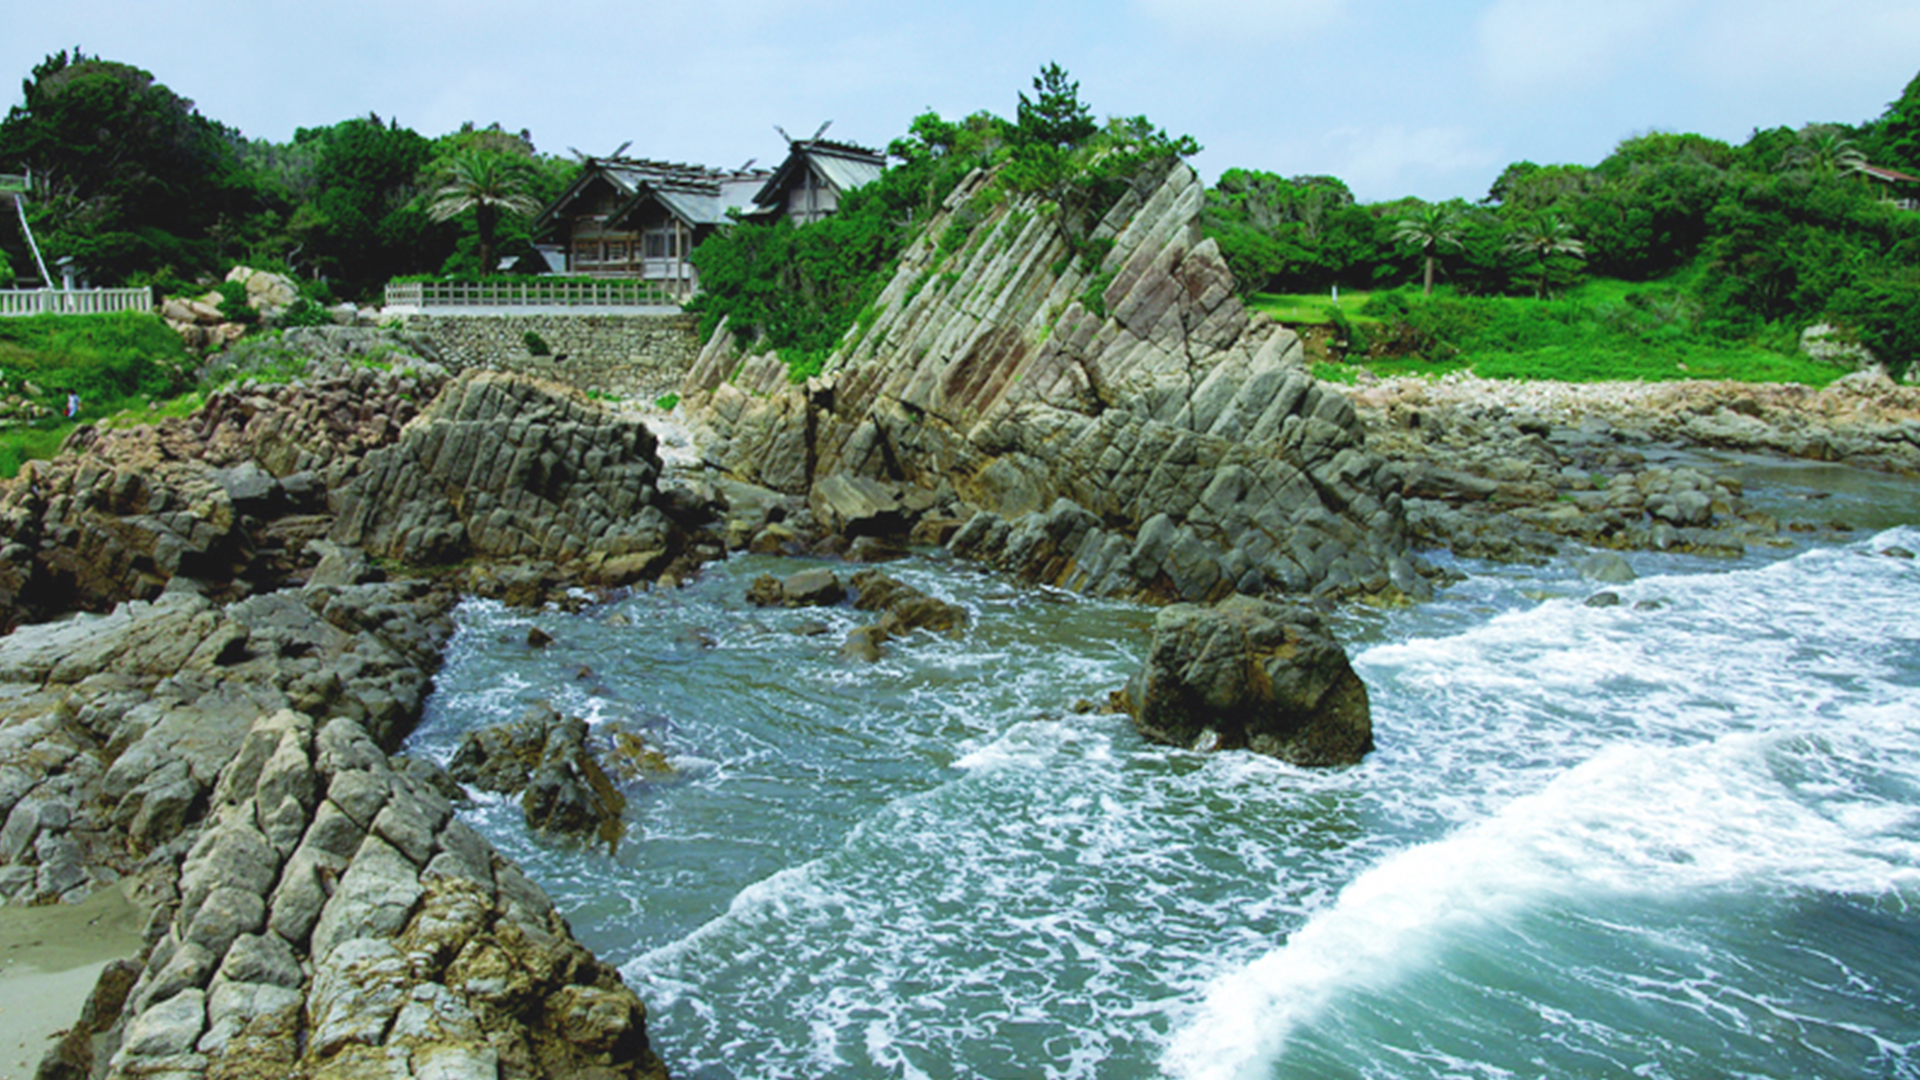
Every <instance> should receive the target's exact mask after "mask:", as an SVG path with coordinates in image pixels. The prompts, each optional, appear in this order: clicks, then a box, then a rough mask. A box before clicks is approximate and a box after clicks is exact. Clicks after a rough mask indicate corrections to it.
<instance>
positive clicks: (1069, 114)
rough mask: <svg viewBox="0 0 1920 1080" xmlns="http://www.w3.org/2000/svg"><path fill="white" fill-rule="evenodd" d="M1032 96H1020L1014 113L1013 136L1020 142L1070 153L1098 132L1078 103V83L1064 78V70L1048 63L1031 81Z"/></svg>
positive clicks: (1088, 113)
mask: <svg viewBox="0 0 1920 1080" xmlns="http://www.w3.org/2000/svg"><path fill="white" fill-rule="evenodd" d="M1033 90H1034V97H1033V98H1032V99H1029V98H1028V97H1027V95H1026V94H1024V93H1022V94H1021V95H1020V105H1019V109H1018V111H1017V112H1016V113H1015V114H1014V137H1015V139H1016V140H1017V141H1019V142H1022V143H1034V144H1038V145H1041V146H1050V147H1053V148H1054V149H1056V150H1071V149H1073V148H1074V147H1076V146H1079V145H1080V144H1081V143H1083V142H1086V141H1087V140H1088V139H1089V138H1091V137H1092V136H1093V133H1094V132H1096V131H1099V130H1100V125H1099V124H1097V123H1095V122H1094V119H1093V110H1092V109H1090V108H1088V107H1087V105H1086V103H1085V102H1083V101H1081V100H1080V84H1079V83H1077V82H1074V81H1072V80H1071V79H1068V78H1067V72H1066V69H1065V68H1062V67H1061V66H1060V65H1059V64H1056V63H1049V64H1047V66H1046V67H1043V68H1041V69H1040V74H1038V75H1036V76H1034V78H1033Z"/></svg>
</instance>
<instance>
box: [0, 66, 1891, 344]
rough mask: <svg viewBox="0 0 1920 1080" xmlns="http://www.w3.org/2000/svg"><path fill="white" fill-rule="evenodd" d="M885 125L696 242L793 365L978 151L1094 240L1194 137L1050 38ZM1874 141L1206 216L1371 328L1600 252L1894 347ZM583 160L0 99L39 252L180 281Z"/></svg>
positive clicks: (376, 238)
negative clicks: (1027, 62)
mask: <svg viewBox="0 0 1920 1080" xmlns="http://www.w3.org/2000/svg"><path fill="white" fill-rule="evenodd" d="M888 149H889V152H890V155H891V156H892V158H893V159H894V161H895V163H896V164H895V166H894V168H892V169H890V170H889V172H888V173H887V174H886V175H885V177H884V178H883V179H882V180H881V181H879V182H877V183H875V184H874V185H871V186H870V188H868V189H866V190H863V191H861V192H858V193H856V194H855V195H854V196H853V197H852V198H849V199H848V200H847V201H846V202H845V204H844V205H843V208H842V213H841V214H840V215H839V216H838V217H836V218H834V219H830V220H829V221H827V222H825V223H822V224H819V225H814V226H809V227H807V228H803V229H795V228H793V227H792V226H790V225H786V224H776V225H743V226H740V227H738V228H736V229H735V230H733V231H732V233H731V234H729V235H727V236H724V237H722V238H719V239H718V240H716V241H712V242H709V243H707V244H705V245H703V246H702V247H701V248H700V249H699V251H698V252H697V253H696V255H695V259H696V262H697V264H698V265H699V268H700V270H701V273H702V275H703V282H704V283H705V287H706V290H707V292H706V296H705V297H703V299H702V301H701V306H702V307H703V308H704V310H705V312H706V313H707V315H708V320H709V323H711V322H712V321H714V320H716V319H717V317H718V316H719V315H720V314H728V315H731V316H733V317H734V319H735V325H736V326H743V327H748V328H751V329H753V330H755V331H757V332H759V333H761V334H762V335H764V336H765V338H766V342H767V344H768V345H769V346H771V347H775V348H780V349H782V350H786V351H788V352H790V353H791V354H792V355H791V357H790V359H791V361H792V362H793V363H794V366H795V368H796V370H804V369H806V368H809V367H811V366H813V365H814V364H816V363H817V361H818V357H819V356H820V355H821V354H823V352H824V351H825V350H827V349H829V348H830V347H831V345H832V343H833V342H834V341H835V340H837V338H838V336H839V335H840V334H841V333H844V332H845V330H846V329H847V328H848V327H849V326H851V325H852V323H853V321H854V320H855V319H857V317H858V315H859V313H860V311H861V310H863V309H864V308H865V306H866V305H867V304H868V302H869V301H870V300H871V299H872V297H873V296H874V295H875V294H876V293H877V291H878V289H879V288H880V286H881V285H882V284H883V283H884V280H885V275H886V273H887V268H888V266H889V265H890V263H891V260H892V259H893V258H894V257H895V255H897V253H898V252H899V251H900V250H901V249H902V248H903V247H904V246H905V243H906V242H907V240H908V239H909V238H910V237H911V236H912V235H913V233H914V232H915V230H916V229H917V228H918V227H919V225H920V223H923V222H924V221H926V220H927V219H928V218H929V217H930V216H931V213H932V210H933V208H934V207H935V206H937V205H938V202H939V199H940V197H941V196H943V195H944V193H945V192H946V191H947V190H949V189H950V188H951V187H952V186H953V184H955V183H956V182H957V181H958V180H959V179H960V177H961V176H963V175H964V174H965V173H966V171H967V170H969V169H971V168H973V167H974V166H976V165H984V164H994V163H1004V173H1003V175H1004V177H1005V179H1006V183H1007V184H1008V185H1009V186H1010V187H1011V188H1012V189H1014V190H1019V191H1039V192H1043V193H1044V194H1045V196H1046V197H1047V199H1048V201H1049V203H1050V204H1051V205H1053V206H1055V207H1057V208H1058V210H1059V214H1060V220H1061V222H1062V227H1063V229H1064V230H1065V232H1066V235H1067V236H1068V237H1069V240H1070V242H1071V243H1073V244H1074V245H1075V247H1076V250H1082V249H1083V248H1084V245H1085V244H1086V243H1088V241H1087V240H1086V239H1085V235H1086V232H1087V231H1088V228H1089V225H1088V222H1089V221H1090V220H1094V219H1097V211H1098V209H1099V208H1100V206H1101V205H1103V200H1111V198H1113V197H1114V191H1115V185H1116V184H1123V183H1124V178H1123V174H1124V173H1125V171H1126V170H1128V169H1130V168H1133V167H1135V166H1137V165H1138V164H1139V163H1140V162H1141V161H1142V160H1144V159H1145V158H1148V157H1153V156H1164V155H1169V154H1191V153H1193V152H1195V151H1196V150H1197V149H1198V147H1197V146H1196V145H1195V144H1194V143H1193V140H1191V139H1188V138H1184V137H1181V138H1176V137H1171V136H1168V135H1167V134H1166V133H1165V132H1162V131H1160V130H1159V129H1157V128H1155V127H1153V126H1152V124H1150V123H1149V122H1148V121H1147V120H1146V119H1145V118H1143V117H1134V118H1126V119H1118V120H1110V121H1108V122H1106V123H1104V124H1103V123H1100V122H1097V121H1096V120H1095V119H1094V113H1093V112H1092V110H1091V108H1090V107H1089V106H1088V105H1087V104H1086V103H1085V102H1084V101H1082V100H1081V99H1080V97H1079V94H1078V85H1077V84H1075V83H1073V82H1072V81H1071V80H1069V79H1068V78H1067V76H1066V73H1065V72H1063V71H1061V70H1060V69H1059V68H1058V67H1057V66H1053V65H1049V66H1048V68H1046V69H1044V70H1043V71H1042V72H1041V74H1040V76H1039V77H1037V78H1035V79H1034V81H1033V94H1032V96H1031V97H1030V96H1029V95H1027V94H1025V93H1022V94H1020V95H1019V98H1018V105H1017V110H1016V114H1015V118H1014V119H1013V120H1010V121H1009V120H1005V119H1002V118H1000V117H997V116H994V115H992V114H990V113H986V112H981V113H976V114H974V115H972V116H969V117H967V118H965V119H963V120H958V121H948V120H945V119H943V118H941V117H939V116H937V115H935V114H931V113H929V114H926V115H923V116H921V117H918V118H916V119H915V120H914V121H913V122H912V124H911V126H910V128H909V131H908V132H907V134H906V135H904V136H903V137H901V138H900V139H898V140H896V141H894V142H893V143H892V144H891V145H890V146H889V148H888ZM1869 165H1871V166H1877V167H1880V168H1881V169H1892V170H1897V171H1898V172H1902V173H1907V174H1920V78H1916V79H1915V80H1914V81H1913V82H1912V83H1910V84H1909V85H1908V86H1907V87H1906V88H1905V91H1904V92H1903V93H1902V94H1900V96H1899V97H1898V98H1897V99H1895V100H1894V101H1893V102H1892V103H1891V104H1890V105H1889V106H1888V107H1887V109H1886V111H1885V112H1884V113H1883V114H1882V115H1881V116H1879V117H1876V118H1873V119H1870V120H1867V121H1865V122H1862V123H1858V124H1848V123H1832V124H1814V125H1809V126H1807V127H1803V128H1800V129H1797V130H1795V129H1789V128H1784V127H1782V128H1773V129H1768V130H1759V131H1755V132H1754V133H1753V134H1752V135H1751V136H1750V137H1749V138H1748V139H1747V141H1746V142H1745V143H1743V144H1741V145H1738V146H1735V145H1731V144H1728V143H1724V142H1720V141H1717V140H1714V139H1710V138H1706V137H1704V136H1700V135H1692V134H1672V133H1653V134H1648V135H1643V136H1638V137H1635V138H1632V139H1629V140H1627V141H1625V142H1623V143H1621V144H1620V145H1619V146H1618V147H1617V148H1616V149H1615V150H1614V152H1613V153H1612V154H1610V155H1609V156H1608V157H1607V158H1606V159H1605V160H1603V161H1601V162H1599V163H1597V164H1594V165H1591V166H1587V165H1573V164H1552V165H1536V164H1534V163H1532V162H1524V161H1523V162H1518V163H1515V164H1513V165H1511V166H1509V167H1508V168H1507V169H1506V170H1505V171H1504V172H1502V173H1501V174H1500V176H1499V177H1498V178H1497V179H1496V180H1494V182H1493V184H1492V186H1491V188H1490V190H1489V191H1488V193H1487V195H1486V197H1485V198H1483V199H1480V200H1478V201H1473V202H1469V201H1467V200H1458V199H1457V200H1453V201H1450V202H1442V203H1424V202H1421V201H1419V200H1416V199H1410V198H1409V199H1400V200H1394V201H1390V202H1383V203H1374V204H1361V203H1359V202H1357V201H1356V200H1355V199H1354V197H1353V194H1352V192H1351V191H1350V190H1349V189H1348V188H1347V186H1346V184H1344V183H1343V182H1342V181H1341V180H1340V179H1338V178H1337V177H1331V176H1295V177H1282V176H1278V175H1274V174H1271V173H1262V172H1253V171H1248V170H1242V169H1229V170H1227V171H1226V172H1225V173H1224V174H1223V175H1222V176H1221V177H1220V178H1219V181H1218V183H1217V184H1216V185H1215V186H1214V187H1213V188H1212V189H1211V190H1210V192H1209V196H1208V205H1207V210H1206V219H1205V220H1206V226H1207V228H1208V231H1209V233H1210V234H1211V235H1212V236H1213V237H1214V238H1215V239H1216V240H1217V241H1218V242H1219V244H1220V246H1221V249H1222V251H1223V253H1224V254H1225V256H1226V258H1227V260H1228V262H1229V263H1230V264H1231V266H1232V267H1233V269H1234V271H1235V274H1236V276H1237V277H1238V279H1239V281H1240V283H1241V285H1242V287H1243V289H1245V290H1246V291H1247V292H1248V294H1249V295H1252V294H1258V293H1309V292H1326V291H1327V290H1329V289H1331V288H1333V287H1335V286H1339V287H1343V288H1347V289H1349V290H1395V291H1393V292H1391V293H1376V296H1375V301H1374V302H1375V307H1374V310H1373V311H1372V313H1371V314H1372V316H1373V317H1374V318H1375V319H1376V320H1380V321H1385V322H1387V323H1390V324H1391V326H1392V328H1393V329H1392V332H1391V333H1389V334H1380V335H1376V336H1377V337H1379V338H1380V339H1381V340H1379V341H1376V343H1375V345H1374V348H1375V349H1376V351H1378V350H1381V349H1386V350H1388V351H1391V350H1392V349H1394V348H1398V349H1400V350H1401V351H1402V352H1407V353H1414V354H1422V355H1427V356H1429V357H1432V356H1437V355H1439V354H1441V353H1443V352H1444V351H1445V349H1446V348H1448V347H1453V346H1449V345H1448V342H1450V341H1452V342H1455V343H1457V342H1458V341H1459V340H1462V339H1464V338H1465V337H1466V336H1469V334H1470V332H1471V330H1472V327H1471V326H1465V324H1468V323H1473V321H1474V320H1475V319H1482V320H1483V321H1484V319H1485V318H1487V317H1489V316H1486V315H1485V312H1484V311H1482V310H1481V309H1478V308H1474V307H1472V305H1471V303H1469V302H1470V301H1473V300H1476V299H1487V298H1497V297H1523V298H1530V299H1538V300H1551V299H1552V298H1553V297H1556V296H1561V295H1564V294H1567V293H1568V292H1569V291H1573V290H1577V289H1578V288H1579V287H1580V286H1581V284H1582V282H1584V281H1589V280H1593V279H1605V280H1609V281H1620V282H1626V283H1629V284H1631V285H1633V286H1635V288H1634V289H1633V290H1631V291H1630V292H1629V293H1624V294H1622V295H1624V296H1627V298H1628V300H1629V301H1630V302H1631V303H1632V304H1633V305H1637V307H1638V309H1639V310H1638V311H1637V314H1636V315H1635V317H1636V318H1639V319H1640V320H1641V321H1643V322H1650V323H1662V324H1666V323H1672V324H1678V325H1683V326H1684V327H1685V328H1686V329H1687V331H1688V332H1690V333H1704V334H1711V335H1715V336H1718V337H1720V338H1725V339H1736V338H1740V339H1750V340H1762V341H1769V342H1773V343H1775V345H1776V346H1778V347H1782V348H1785V347H1788V346H1787V343H1788V342H1790V340H1791V339H1792V338H1793V337H1794V336H1795V335H1797V334H1798V332H1799V329H1800V328H1802V327H1804V326H1806V325H1808V324H1810V323H1813V322H1817V321H1822V320H1825V321H1828V322H1830V323H1833V324H1835V325H1836V326H1838V327H1840V328H1841V331H1842V332H1843V333H1844V334H1845V335H1847V336H1849V337H1850V338H1851V339H1852V340H1855V341H1858V342H1859V343H1861V344H1864V345H1866V346H1868V347H1869V348H1871V349H1873V351H1874V352H1875V353H1876V354H1877V355H1879V356H1880V357H1881V358H1882V359H1884V360H1887V361H1888V362H1889V363H1890V366H1893V367H1894V368H1895V369H1896V370H1898V369H1899V368H1901V367H1904V366H1905V363H1906V362H1907V360H1908V359H1909V358H1912V357H1914V356H1916V355H1920V320H1916V319H1915V318H1913V316H1912V313H1913V312H1915V311H1920V213H1916V212H1914V211H1912V210H1909V209H1902V208H1901V207H1900V206H1899V205H1897V203H1896V202H1895V199H1896V198H1904V199H1909V200H1911V199H1916V198H1920V185H1912V184H1908V185H1906V186H1904V187H1901V186H1900V185H1898V184H1895V185H1891V186H1890V185H1889V184H1888V183H1885V182H1883V180H1882V179H1877V178H1875V177H1874V176H1873V175H1871V174H1870V173H1869V172H1868V169H1867V166H1869ZM577 168H578V162H577V161H576V160H575V159H574V158H573V157H571V156H567V157H559V156H555V155H550V154H542V153H539V152H538V151H536V149H535V147H534V145H533V141H532V137H531V134H530V133H529V132H527V131H525V130H522V131H520V132H518V133H514V132H510V131H508V130H504V129H503V128H502V127H501V125H500V124H498V123H492V124H488V125H486V126H481V125H478V124H475V123H468V124H465V125H463V126H462V127H461V129H460V130H458V131H454V132H449V133H446V134H442V135H438V136H434V137H428V136H426V135H422V134H420V133H418V132H415V131H413V130H411V129H409V128H407V127H405V126H403V125H402V124H401V123H399V122H398V121H397V120H393V119H382V118H381V117H379V116H367V117H355V118H350V119H346V120H342V121H339V122H337V123H334V124H331V125H329V126H322V127H314V128H302V129H300V130H298V131H296V132H295V133H294V136H293V138H292V140H291V141H289V142H286V143H274V142H270V141H266V140H253V139H248V138H247V137H245V136H244V135H243V134H242V133H240V132H238V131H235V130H233V129H232V128H229V127H226V126H224V125H222V124H220V123H218V122H217V121H214V120H212V119H209V118H206V117H204V116H202V115H201V114H200V113H199V112H198V111H196V110H195V108H194V106H193V103H192V102H191V101H188V100H186V99H185V98H183V97H181V96H180V95H178V94H176V93H174V92H173V91H172V90H170V89H168V88H167V87H166V86H164V85H162V84H161V83H160V82H158V81H157V80H156V79H155V78H154V77H153V76H152V75H151V74H149V73H148V72H146V71H143V70H141V69H139V68H137V67H134V66H132V65H130V64H126V63H121V62H116V61H111V60H106V59H103V58H100V57H97V56H87V55H85V54H83V53H81V52H79V51H78V50H74V51H72V52H61V53H57V54H55V55H53V56H50V57H48V58H47V59H46V60H45V61H44V62H43V63H41V64H40V65H38V66H36V67H35V68H34V69H33V71H32V73H31V74H30V76H29V77H28V78H27V79H26V80H25V81H24V82H23V84H22V100H21V102H20V104H18V105H15V106H13V107H12V108H11V109H10V110H9V112H8V113H7V116H6V118H5V120H4V121H3V122H0V172H22V171H27V170H31V172H32V174H33V177H34V185H35V190H34V192H33V197H32V199H31V201H30V203H29V214H30V218H31V220H32V224H33V228H34V232H35V234H36V235H37V236H38V237H40V239H41V242H42V246H43V248H44V250H45V254H46V256H47V258H48V259H49V260H54V259H59V258H63V257H64V258H70V259H72V260H73V262H74V264H75V265H78V266H80V267H82V268H83V269H84V271H85V272H86V273H87V274H88V275H89V276H90V277H91V278H92V279H93V280H94V282H95V283H97V284H117V283H133V284H155V285H158V286H160V287H162V288H163V289H169V290H174V291H178V290H183V289H185V288H186V287H188V285H189V284H190V283H193V282H195V281H203V280H207V279H210V278H214V277H217V276H218V275H219V274H221V273H222V272H223V271H224V270H225V269H226V268H227V267H229V266H232V265H234V264H236V263H245V264H248V265H252V266H256V267H264V268H269V269H277V270H282V271H285V272H288V273H290V274H291V275H293V276H295V277H296V278H298V279H300V280H301V281H302V282H304V283H306V287H308V288H309V289H310V290H311V292H312V295H313V296H314V298H315V299H332V298H338V299H365V298H369V297H372V296H374V295H375V294H376V293H377V290H378V288H379V286H380V285H381V284H383V283H384V282H386V281H387V280H389V279H391V278H394V277H399V276H404V275H414V274H463V275H472V274H478V273H481V272H483V268H486V267H488V266H490V265H497V264H498V262H499V258H500V257H501V256H507V257H511V256H513V255H515V254H517V253H519V252H522V251H524V250H525V249H526V247H527V244H528V242H529V237H528V235H527V229H528V226H529V223H530V220H531V218H532V216H533V211H534V209H535V208H537V207H538V206H539V205H540V204H542V203H544V202H546V201H548V200H550V199H551V198H553V197H554V196H555V195H557V194H558V192H560V191H561V190H562V189H564V187H565V186H566V185H567V183H568V182H569V181H570V180H571V179H572V177H573V176H574V174H575V170H577ZM1082 253H1083V254H1086V252H1085V251H1084V250H1082ZM31 265H32V263H31V259H30V257H29V256H28V255H27V253H26V249H25V244H24V240H23V238H22V237H21V236H19V235H18V229H17V227H15V226H12V225H11V223H9V224H7V225H0V286H4V285H5V284H6V283H7V282H8V281H9V280H11V279H13V278H14V277H15V276H16V275H18V276H21V277H28V276H33V271H31V270H29V269H28V268H29V267H31ZM1642 286H1644V287H1642ZM1429 296H1431V299H1429ZM1462 305H1465V306H1462ZM1476 311H1479V312H1480V314H1475V312H1476ZM1463 327H1464V328H1463ZM1389 338H1390V339H1392V340H1386V339H1389Z"/></svg>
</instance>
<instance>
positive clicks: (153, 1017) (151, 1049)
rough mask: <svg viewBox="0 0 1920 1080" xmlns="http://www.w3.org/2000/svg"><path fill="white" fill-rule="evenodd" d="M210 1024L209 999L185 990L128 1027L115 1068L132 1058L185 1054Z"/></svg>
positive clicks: (143, 1014)
mask: <svg viewBox="0 0 1920 1080" xmlns="http://www.w3.org/2000/svg"><path fill="white" fill-rule="evenodd" d="M206 1025H207V996H206V994H205V993H203V992H202V991H199V990H182V991H180V992H179V993H177V994H175V995H173V996H172V997H170V998H167V999H166V1000H165V1001H162V1002H160V1003H159V1004H157V1005H151V1006H149V1007H148V1008H146V1009H145V1010H143V1011H142V1012H141V1013H140V1015H138V1016H136V1017H134V1018H133V1022H132V1023H130V1024H128V1025H127V1033H126V1039H125V1041H124V1042H123V1043H122V1044H121V1047H120V1056H118V1057H116V1058H115V1062H114V1064H115V1067H116V1068H120V1067H124V1065H123V1062H125V1061H126V1059H130V1058H154V1057H168V1056H171V1055H175V1054H186V1053H189V1052H191V1051H192V1050H193V1047H194V1044H195V1043H197V1042H199V1041H200V1033H201V1032H202V1031H204V1030H206Z"/></svg>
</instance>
